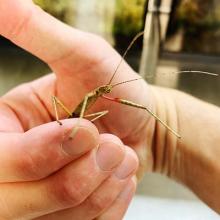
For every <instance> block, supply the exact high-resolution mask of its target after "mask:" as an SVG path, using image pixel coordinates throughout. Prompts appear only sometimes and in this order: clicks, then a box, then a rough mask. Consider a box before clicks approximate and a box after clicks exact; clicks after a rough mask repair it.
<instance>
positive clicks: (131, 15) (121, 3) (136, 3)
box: [113, 0, 145, 36]
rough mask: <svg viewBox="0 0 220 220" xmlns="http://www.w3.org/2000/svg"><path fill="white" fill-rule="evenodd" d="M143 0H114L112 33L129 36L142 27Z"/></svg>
mask: <svg viewBox="0 0 220 220" xmlns="http://www.w3.org/2000/svg"><path fill="white" fill-rule="evenodd" d="M144 5H145V0H116V13H115V22H114V27H113V32H114V34H119V35H125V36H130V35H134V33H137V32H139V31H140V30H141V28H142V27H143V13H144Z"/></svg>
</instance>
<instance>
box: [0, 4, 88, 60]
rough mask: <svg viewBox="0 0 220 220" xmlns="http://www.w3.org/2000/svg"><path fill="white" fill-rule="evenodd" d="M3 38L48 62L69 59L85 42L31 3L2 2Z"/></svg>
mask: <svg viewBox="0 0 220 220" xmlns="http://www.w3.org/2000/svg"><path fill="white" fill-rule="evenodd" d="M0 35H3V36H4V37H6V38H8V39H9V40H11V41H12V42H14V43H15V44H17V45H18V46H20V47H22V48H24V49H25V50H27V51H29V52H30V53H32V54H34V55H35V56H37V57H39V58H40V59H42V60H43V61H45V62H46V63H52V62H54V61H57V60H59V59H61V58H62V57H65V56H68V54H70V53H71V52H72V51H73V48H75V47H76V45H77V44H78V43H79V41H83V39H82V34H80V31H78V30H76V29H74V28H71V27H69V26H68V25H66V24H64V23H62V22H60V21H58V20H57V19H55V18H54V17H52V16H51V15H49V14H48V13H46V12H44V11H43V10H42V9H40V8H39V7H38V6H36V5H35V4H34V3H33V2H32V1H31V0H7V1H5V0H0ZM83 36H85V35H83Z"/></svg>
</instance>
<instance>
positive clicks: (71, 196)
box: [51, 175, 88, 206]
mask: <svg viewBox="0 0 220 220" xmlns="http://www.w3.org/2000/svg"><path fill="white" fill-rule="evenodd" d="M52 182H53V183H52V184H54V182H55V183H56V185H55V187H54V185H52V187H51V188H52V190H53V192H52V193H53V194H54V196H55V199H56V201H58V203H60V204H62V205H65V206H76V205H78V204H80V203H81V202H82V201H84V199H85V198H86V196H87V188H88V186H86V184H83V183H82V182H81V181H80V180H77V179H75V181H74V180H73V178H71V176H67V175H65V176H64V175H62V176H60V177H58V178H56V180H55V181H52Z"/></svg>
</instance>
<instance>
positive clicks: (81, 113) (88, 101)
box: [52, 32, 217, 138]
mask: <svg viewBox="0 0 220 220" xmlns="http://www.w3.org/2000/svg"><path fill="white" fill-rule="evenodd" d="M143 34H144V32H140V33H138V34H137V35H136V36H135V37H134V38H133V40H132V41H131V43H130V44H129V46H128V47H127V49H126V51H125V52H124V54H123V56H122V57H121V60H120V62H119V64H118V65H117V67H116V69H115V71H114V72H113V74H112V76H111V78H110V80H109V82H108V83H107V84H105V85H101V86H99V87H97V88H96V89H94V90H92V91H91V92H89V93H87V94H86V95H85V97H84V98H83V100H82V101H81V102H80V103H79V104H78V106H77V107H76V108H75V110H74V111H70V110H69V109H68V108H67V107H66V106H65V105H64V104H63V103H62V102H61V101H60V100H59V99H58V98H57V97H56V96H52V102H53V107H54V111H55V117H56V121H57V122H58V123H59V124H60V125H62V123H61V122H60V121H59V116H58V109H57V106H60V107H61V108H62V109H63V110H64V111H65V112H66V114H67V115H68V118H88V119H91V120H90V121H92V122H94V121H95V120H97V119H99V118H101V117H103V116H104V115H106V114H107V113H108V110H105V111H100V112H96V113H92V114H86V111H87V110H88V109H89V108H90V107H91V106H92V105H93V104H94V103H95V102H96V101H97V99H98V98H100V97H101V98H104V99H106V100H109V101H112V102H117V103H120V104H123V105H128V106H131V107H134V108H139V109H143V110H145V111H147V112H148V113H149V114H150V115H151V116H152V117H154V118H155V120H157V121H158V122H159V123H161V124H162V125H163V126H164V127H165V128H166V129H167V130H168V131H170V132H171V133H173V134H174V135H175V136H176V137H177V138H181V136H180V134H178V132H177V131H175V130H173V129H172V128H171V127H170V126H168V125H167V124H166V123H165V122H164V121H162V120H161V119H160V118H159V117H158V116H157V115H156V114H155V113H154V112H153V111H152V110H151V109H149V108H148V107H146V106H144V105H141V104H137V103H135V102H132V101H129V100H125V99H121V98H112V97H108V96H106V95H107V94H109V93H111V92H112V90H113V89H114V87H116V86H119V85H121V84H125V83H129V82H133V81H136V80H140V79H142V78H141V77H140V78H136V79H130V80H126V81H123V82H119V83H115V84H113V83H112V81H113V79H114V77H115V75H116V73H117V71H118V69H119V67H120V65H121V63H122V61H123V60H124V58H125V56H126V54H127V52H128V51H129V50H130V48H131V47H132V45H133V44H134V43H135V41H136V40H137V39H138V38H139V37H141V36H142V35H143ZM182 72H193V73H202V74H208V75H214V76H216V75H217V74H215V73H209V72H204V71H193V70H189V71H179V72H177V74H179V73H182ZM76 132H77V126H75V127H74V128H73V130H72V132H71V134H70V138H73V137H74V136H75V134H76Z"/></svg>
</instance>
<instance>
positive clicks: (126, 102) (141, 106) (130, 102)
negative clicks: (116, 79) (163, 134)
mask: <svg viewBox="0 0 220 220" xmlns="http://www.w3.org/2000/svg"><path fill="white" fill-rule="evenodd" d="M102 97H103V98H105V99H107V100H110V101H113V102H117V103H121V104H124V105H129V106H132V107H135V108H140V109H144V110H146V111H147V112H148V113H149V114H150V115H152V116H153V117H154V118H155V119H156V120H157V121H159V122H160V123H161V124H162V125H163V126H164V127H165V128H166V129H167V130H169V131H170V132H172V133H173V134H174V135H175V136H176V137H178V138H181V136H180V135H179V134H178V133H177V132H176V131H174V130H173V129H172V128H171V127H170V126H168V125H167V124H166V123H165V122H163V121H162V120H161V119H160V118H159V117H158V116H157V115H156V114H155V113H153V112H152V111H151V110H150V109H149V108H147V107H146V106H143V105H140V104H137V103H134V102H132V101H128V100H125V99H120V98H111V97H107V96H104V95H103V96H102Z"/></svg>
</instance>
